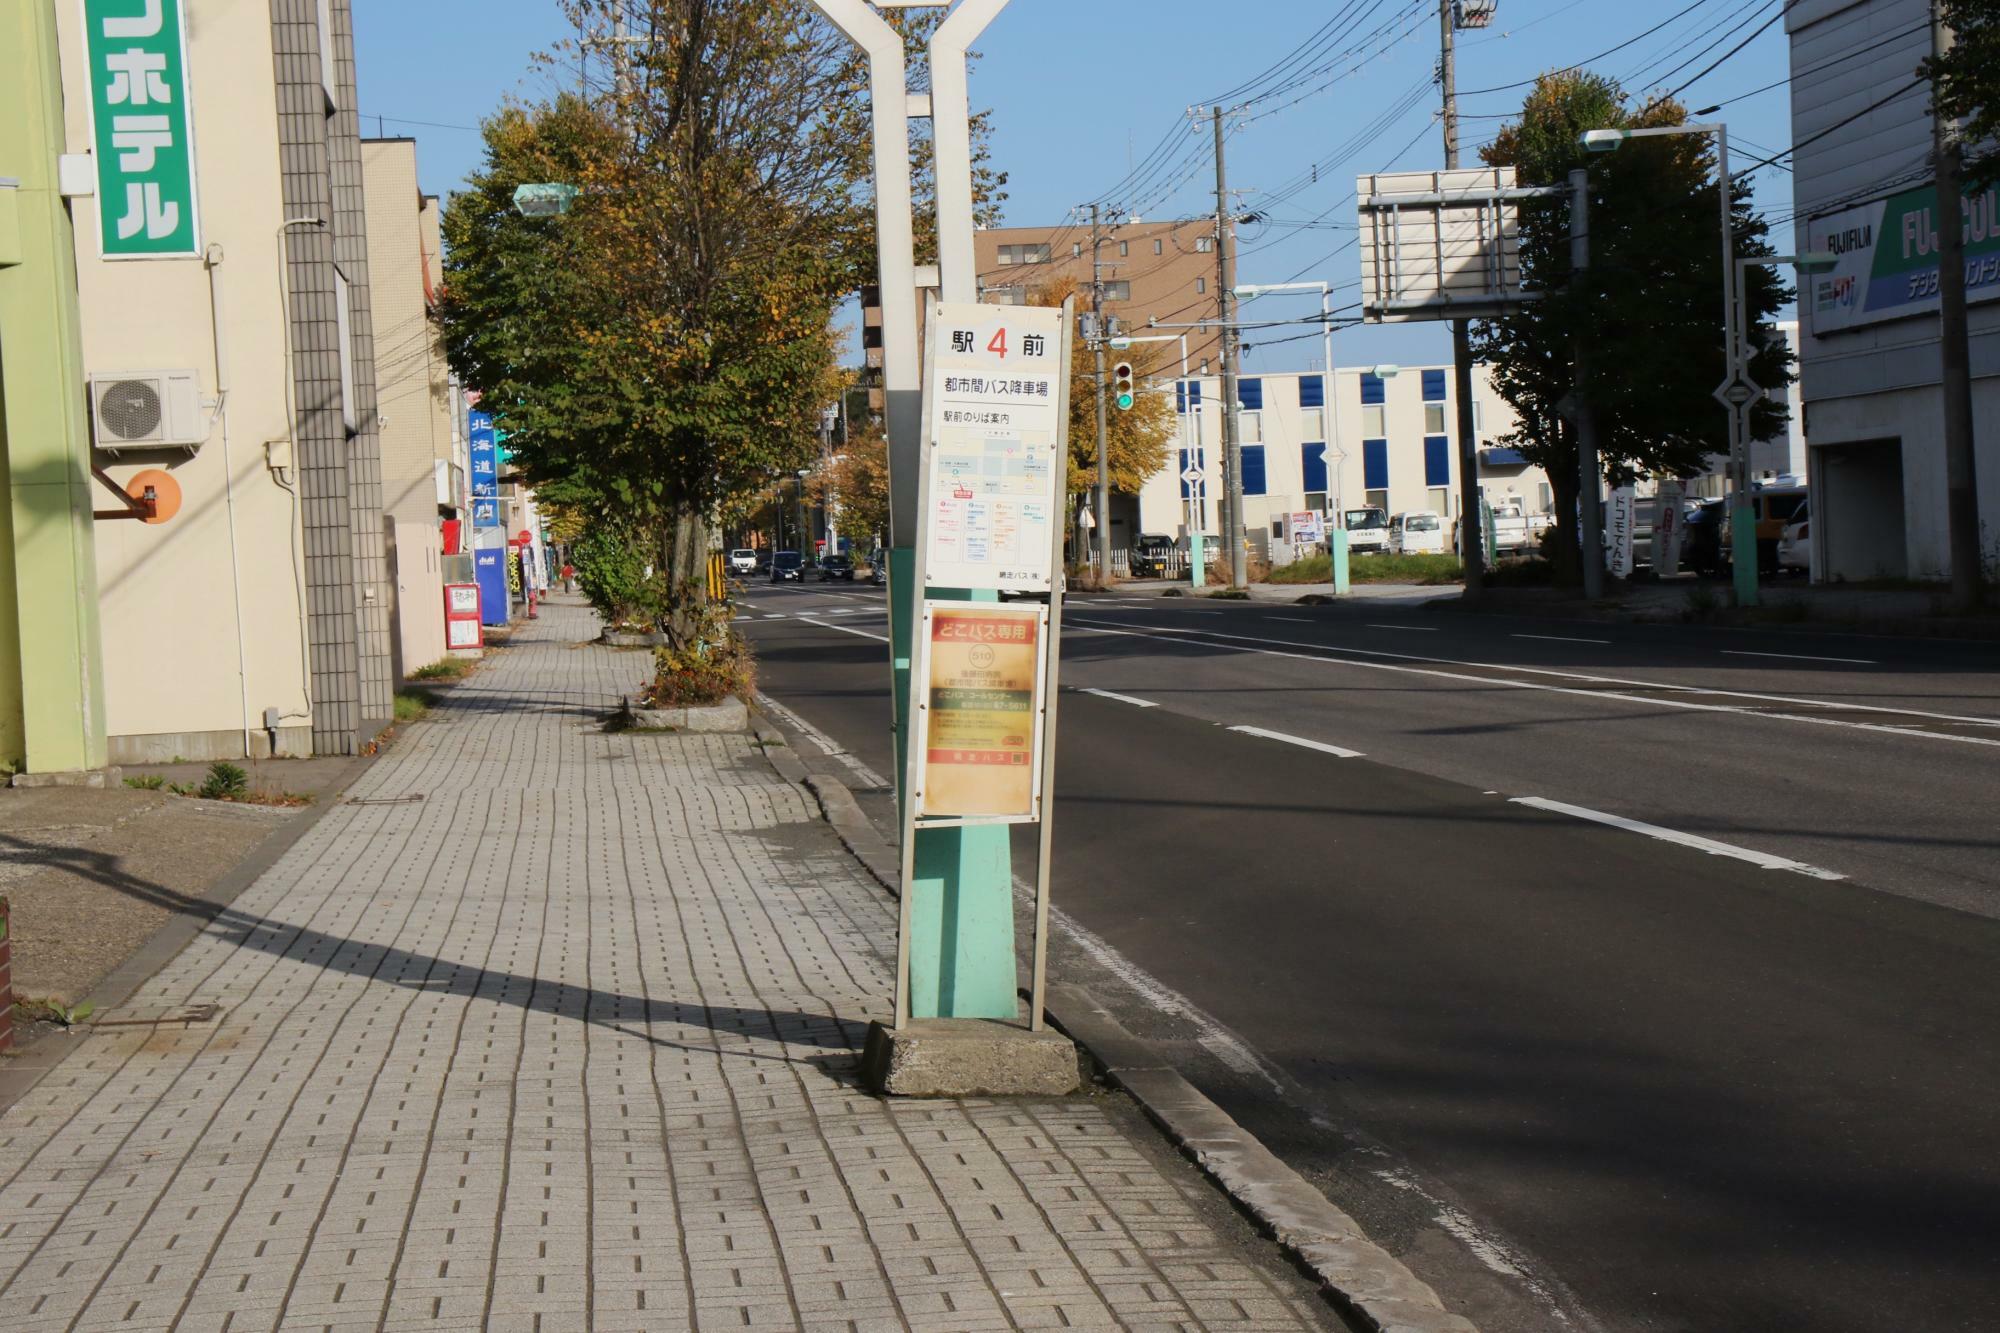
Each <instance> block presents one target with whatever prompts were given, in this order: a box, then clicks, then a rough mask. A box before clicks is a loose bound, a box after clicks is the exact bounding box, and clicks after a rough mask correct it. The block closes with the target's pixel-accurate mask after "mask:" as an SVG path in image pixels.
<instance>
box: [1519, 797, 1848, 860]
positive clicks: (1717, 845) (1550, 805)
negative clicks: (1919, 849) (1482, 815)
mask: <svg viewBox="0 0 2000 1333" xmlns="http://www.w3.org/2000/svg"><path fill="white" fill-rule="evenodd" d="M1511 804H1513V805H1526V806H1531V807H1533V808H1534V809H1536V810H1548V811H1551V812H1553V813H1555V814H1558V815H1570V816H1572V817H1574V818H1577V819H1587V820H1589V821H1590V822H1591V823H1593V824H1607V825H1609V826H1610V827H1612V828H1617V829H1624V830H1625V831H1626V832H1627V833H1643V834H1645V835H1646V836H1647V837H1649V838H1658V839H1659V840H1660V841H1661V842H1671V843H1674V844H1675V845H1677V846H1681V847H1692V848H1693V849H1694V850H1695V851H1698V852H1707V853H1708V854H1709V855H1710V856H1727V857H1729V858H1730V859H1732V860H1736V861H1748V862H1749V863H1750V864H1751V865H1753V866H1762V867H1763V868H1764V869H1766V870H1789V871H1791V872H1792V873H1793V874H1795V875H1808V876H1810V877H1812V878H1813V879H1825V880H1842V879H1846V878H1847V876H1845V875H1837V874H1835V873H1834V872H1833V871H1831V870H1821V869H1820V868H1819V867H1818V866H1809V865H1807V864H1806V863H1805V862H1803V861H1794V860H1792V859H1791V858H1790V857H1785V856H1772V855H1771V854H1770V853H1769V852H1753V851H1751V850H1750V849H1749V848H1747V847H1737V846H1735V845H1733V844H1731V843H1727V842H1717V841H1716V840H1715V839H1713V838H1704V837H1700V836H1698V835H1696V834H1693V833H1682V832H1679V831H1678V830H1676V829H1670V828H1661V827H1660V826H1659V825H1658V824H1642V823H1640V822H1639V821H1638V820H1636V819H1626V818H1624V817H1623V816H1621V815H1607V814H1605V813H1604V812H1603V811H1602V810H1591V809H1587V808H1585V807H1584V806H1581V805H1565V804H1564V803H1563V802H1561V801H1550V800H1545V799H1543V798H1542V797H1540V796H1516V797H1514V798H1513V800H1512V802H1511Z"/></svg>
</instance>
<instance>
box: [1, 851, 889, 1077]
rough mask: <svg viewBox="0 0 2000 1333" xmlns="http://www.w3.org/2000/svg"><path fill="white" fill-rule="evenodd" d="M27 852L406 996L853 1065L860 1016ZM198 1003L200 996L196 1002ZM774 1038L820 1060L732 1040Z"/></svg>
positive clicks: (242, 940) (225, 934)
mask: <svg viewBox="0 0 2000 1333" xmlns="http://www.w3.org/2000/svg"><path fill="white" fill-rule="evenodd" d="M23 849H25V850H28V851H31V852H32V853H34V854H35V855H36V856H37V857H39V858H41V859H42V860H44V861H45V862H47V863H48V864H50V865H54V866H61V867H62V868H64V869H66V870H68V871H70V872H71V873H73V874H76V875H78V876H81V877H83V878H86V879H90V880H92V881H94V882H96V883H99V884H103V885H105V886H106V887H108V888H111V889H114V890H116V891H118V892H119V893H123V894H127V895H129V896H131V897H133V898H136V899H139V900H141V901H143V902H148V903H152V904H154V905H156V906H160V907H165V908H168V909H169V910H171V911H174V912H178V913H181V914H184V915H187V916H192V917H195V918H197V919H200V920H204V921H206V922H207V923H208V925H207V927H206V931H205V933H208V934H211V935H218V936H220V937H222V938H223V939H226V940H228V941H230V942H232V943H234V944H236V945H237V946H238V947H240V948H247V949H254V950H256V951H258V952H259V953H264V954H269V955H271V956H272V957H276V958H283V959H287V960H290V961H292V962H296V963H308V964H311V965H312V966H315V967H321V968H325V969H327V970H328V971H331V972H337V973H341V974H344V975H347V976H365V977H368V978H370V979H374V980H381V981H386V982H388V983H389V984H391V985H395V986H400V987H403V988H404V989H407V990H422V991H428V992H430V993H433V994H440V995H456V996H464V997H467V998H481V999H486V1000H490V1001H492V1002H494V1003H498V1004H507V1005H513V1006H515V1007H517V1008H520V1009H523V1010H526V1011H528V1012H530V1013H543V1014H550V1015H553V1016H556V1017H564V1018H571V1019H575V1020H576V1021H578V1022H582V1023H591V1024H594V1025H596V1026H598V1027H603V1028H608V1029H610V1030H612V1031H614V1032H618V1033H620V1034H622V1035H626V1036H634V1037H641V1038H643V1039H645V1040H646V1041H649V1042H651V1043H652V1044H653V1045H655V1046H660V1047H671V1048H673V1049H676V1050H685V1051H690V1052H694V1053H697V1054H701V1055H731V1056H740V1057H743V1058H746V1059H756V1060H770V1061H774V1062H782V1063H787V1064H810V1065H816V1066H818V1067H819V1068H821V1069H822V1070H824V1071H825V1072H826V1073H827V1074H828V1075H829V1076H830V1077H834V1078H837V1079H841V1081H843V1082H845V1081H848V1080H847V1078H846V1077H845V1072H844V1071H846V1070H847V1069H848V1068H849V1067H850V1066H853V1065H854V1064H855V1063H856V1061H857V1059H858V1052H859V1050H860V1044H861V1037H862V1035H863V1034H864V1033H865V1031H866V1020H865V1019H859V1018H857V1019H845V1018H841V1017H838V1016H835V1015H832V1014H826V1013H807V1012H804V1011H802V1010H785V1009H754V1008H741V1007H738V1006H734V1005H710V1004H707V1003H704V1002H702V1001H699V1000H669V999H654V998H648V997H646V996H639V995H622V994H618V993H616V992H611V991H603V990H598V989H595V988H593V987H588V986H576V985H572V984H570V983H568V982H560V981H553V980H549V979H547V978H542V977H533V976H523V975H521V974H519V973H515V972H503V971H494V970H492V969H489V968H486V967H483V966H481V965H479V964H477V963H473V962H469V961H453V960H450V959H444V958H438V957H434V956H431V955H427V954H419V953H413V952H411V951H409V950H407V949H400V948H397V947H395V946H393V945H386V944H366V943H362V942H360V941H357V940H352V939H347V938H343V937H341V936H338V935H332V934H329V933H327V932H325V931H322V930H316V929H314V928H312V927H310V926H295V925H292V924H289V923H287V922H283V921H274V920H271V919H269V918H267V917H260V916H256V915H253V914H251V913H248V912H243V911H239V910H237V909H236V908H234V907H219V906H218V905H217V904H215V903H214V902H211V901H209V900H207V899H203V898H197V897H193V896H191V895H188V894H184V893H181V892H178V891H177V890H174V889H170V888H167V887H166V886H164V885H161V884H157V883H154V882H153V881H151V880H148V879H143V878H141V877H139V876H136V875H132V874H130V873H128V872H127V871H125V870H123V869H121V868H120V867H119V865H118V864H117V858H115V857H112V856H109V855H107V854H105V853H102V852H94V851H91V850H90V849H88V848H48V847H41V846H38V845H35V844H30V843H26V842H23V841H22V840H20V839H18V838H14V837H10V836H7V835H4V834H0V857H4V856H6V855H7V854H8V853H10V852H14V851H18V850H23ZM196 998H197V999H199V997H196ZM655 1024H667V1025H674V1026H681V1027H691V1028H701V1029H706V1030H707V1031H709V1032H710V1033H713V1034H714V1035H715V1037H716V1039H717V1040H716V1043H715V1044H714V1045H706V1046H705V1045H696V1044H688V1043H684V1042H679V1041H674V1040H671V1039H669V1038H667V1037H662V1036H658V1035H656V1034H655V1033H654V1032H653V1031H652V1030H651V1029H652V1028H653V1027H654V1025H655ZM763 1039H772V1040H776V1041H779V1042H782V1043H784V1044H785V1045H787V1046H801V1047H812V1048H816V1049H818V1050H822V1051H825V1052H827V1054H826V1055H823V1056H809V1057H806V1058H803V1059H797V1058H793V1057H790V1056H785V1055H779V1054H775V1053H765V1052H760V1051H751V1050H742V1049H732V1045H731V1044H730V1043H733V1042H739V1041H740V1042H749V1041H753V1040H763Z"/></svg>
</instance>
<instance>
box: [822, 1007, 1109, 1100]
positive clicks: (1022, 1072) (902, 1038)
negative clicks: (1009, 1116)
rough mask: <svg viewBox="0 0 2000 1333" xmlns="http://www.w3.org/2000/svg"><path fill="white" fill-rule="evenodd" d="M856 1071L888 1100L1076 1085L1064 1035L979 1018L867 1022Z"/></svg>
mask: <svg viewBox="0 0 2000 1333" xmlns="http://www.w3.org/2000/svg"><path fill="white" fill-rule="evenodd" d="M861 1072H862V1076H863V1077H864V1078H866V1079H867V1081H868V1085H869V1086H870V1087H872V1088H874V1089H875V1090H876V1091H877V1092H883V1093H887V1094H888V1095H890V1096H892V1097H1066V1096H1068V1095H1069V1094H1070V1093H1072V1092H1075V1091H1076V1090H1077V1086H1078V1084H1079V1082H1080V1078H1079V1076H1078V1072H1077V1060H1076V1044H1075V1043H1074V1042H1072V1041H1071V1040H1070V1039H1069V1038H1068V1037H1065V1036H1063V1035H1062V1034H1061V1033H1059V1032H1030V1031H1028V1030H1027V1029H1026V1028H1022V1027H1015V1026H1014V1025H1012V1024H1009V1023H1000V1022H995V1021H994V1020H992V1019H983V1018H926V1019H918V1020H916V1021H914V1022H912V1023H911V1024H910V1025H909V1026H908V1027H905V1028H903V1029H901V1030H900V1031H899V1030H897V1029H893V1028H889V1027H886V1026H884V1025H883V1024H881V1023H874V1024H871V1025H870V1026H869V1029H868V1048H867V1050H866V1051H865V1052H864V1053H863V1055H862V1057H861Z"/></svg>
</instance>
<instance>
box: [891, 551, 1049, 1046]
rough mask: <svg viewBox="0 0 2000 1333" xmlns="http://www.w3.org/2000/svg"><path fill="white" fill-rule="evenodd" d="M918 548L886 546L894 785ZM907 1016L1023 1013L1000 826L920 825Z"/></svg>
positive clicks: (901, 747)
mask: <svg viewBox="0 0 2000 1333" xmlns="http://www.w3.org/2000/svg"><path fill="white" fill-rule="evenodd" d="M916 563H917V553H916V551H915V550H914V549H913V548H911V547H906V546H899V547H896V548H894V549H892V550H891V551H890V552H889V619H890V630H889V638H890V641H891V642H890V652H891V654H892V656H893V658H894V661H893V666H894V669H895V696H896V772H897V774H898V781H897V784H896V787H897V792H898V795H899V798H900V799H903V800H907V799H908V798H909V796H908V792H907V791H906V790H905V784H904V783H903V782H902V781H901V780H900V779H901V774H902V773H903V772H905V771H906V769H905V765H906V763H907V761H908V758H909V737H910V731H909V725H908V721H907V719H908V718H909V716H910V690H911V688H912V684H913V683H912V681H911V679H910V661H911V649H912V647H913V646H914V638H913V635H914V632H915V626H916V622H917V617H918V614H919V606H920V599H919V596H918V590H917V588H916V586H915V577H916ZM940 595H941V596H942V597H945V598H956V599H959V600H963V601H972V602H994V601H998V600H999V594H997V593H991V592H954V591H948V590H940ZM910 1016H911V1017H912V1018H1004V1019H1017V1018H1019V1017H1020V980H1019V977H1018V975H1017V972H1016V963H1015V954H1014V875H1013V861H1012V856H1011V853H1010V850H1009V834H1008V830H1007V829H1006V828H1005V827H1001V826H996V827H990V828H964V829H925V830H920V831H919V832H918V833H917V855H916V876H915V885H914V887H913V888H912V898H911V902H910Z"/></svg>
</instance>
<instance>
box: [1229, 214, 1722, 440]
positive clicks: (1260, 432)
mask: <svg viewBox="0 0 2000 1333" xmlns="http://www.w3.org/2000/svg"><path fill="white" fill-rule="evenodd" d="M1717 211H1718V212H1719V211H1720V206H1719V205H1718V207H1717ZM1718 230H1720V228H1718ZM1236 438H1237V439H1239V440H1241V441H1243V442H1244V443H1245V444H1262V443H1263V442H1264V414H1263V413H1262V412H1238V413H1237V414H1236Z"/></svg>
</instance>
